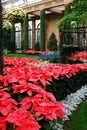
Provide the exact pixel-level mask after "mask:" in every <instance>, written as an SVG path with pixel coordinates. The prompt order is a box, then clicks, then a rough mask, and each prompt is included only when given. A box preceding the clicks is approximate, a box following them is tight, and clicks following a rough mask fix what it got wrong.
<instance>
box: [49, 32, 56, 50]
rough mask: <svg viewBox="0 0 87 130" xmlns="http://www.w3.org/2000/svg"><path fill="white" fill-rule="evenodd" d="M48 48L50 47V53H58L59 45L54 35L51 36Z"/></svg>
mask: <svg viewBox="0 0 87 130" xmlns="http://www.w3.org/2000/svg"><path fill="white" fill-rule="evenodd" d="M47 47H48V50H50V51H57V49H58V45H57V39H56V35H55V34H54V33H52V34H51V35H50V38H49V41H48V46H47Z"/></svg>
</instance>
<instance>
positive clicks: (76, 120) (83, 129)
mask: <svg viewBox="0 0 87 130" xmlns="http://www.w3.org/2000/svg"><path fill="white" fill-rule="evenodd" d="M64 130H87V99H86V100H85V101H83V102H82V103H81V104H80V105H79V107H78V109H77V110H76V111H75V112H73V114H72V115H71V117H70V120H69V121H66V122H65V124H64Z"/></svg>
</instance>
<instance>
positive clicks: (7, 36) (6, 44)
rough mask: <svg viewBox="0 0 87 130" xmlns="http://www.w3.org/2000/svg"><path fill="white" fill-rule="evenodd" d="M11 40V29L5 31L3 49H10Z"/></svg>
mask: <svg viewBox="0 0 87 130" xmlns="http://www.w3.org/2000/svg"><path fill="white" fill-rule="evenodd" d="M10 38H11V30H10V29H8V30H7V29H5V28H4V29H3V48H4V49H5V48H7V49H9V43H10V40H11V39H10Z"/></svg>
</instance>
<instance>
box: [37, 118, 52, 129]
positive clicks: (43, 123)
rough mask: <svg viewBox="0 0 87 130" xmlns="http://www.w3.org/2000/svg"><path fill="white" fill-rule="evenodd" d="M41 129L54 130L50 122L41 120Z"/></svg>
mask: <svg viewBox="0 0 87 130" xmlns="http://www.w3.org/2000/svg"><path fill="white" fill-rule="evenodd" d="M39 123H40V125H41V129H40V130H52V128H51V126H50V123H49V121H48V120H45V119H44V120H41V121H40V122H39Z"/></svg>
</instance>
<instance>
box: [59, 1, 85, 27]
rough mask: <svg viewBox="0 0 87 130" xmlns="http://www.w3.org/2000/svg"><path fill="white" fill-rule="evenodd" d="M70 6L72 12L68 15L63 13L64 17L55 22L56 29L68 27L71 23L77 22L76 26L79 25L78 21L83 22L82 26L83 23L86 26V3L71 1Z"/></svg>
mask: <svg viewBox="0 0 87 130" xmlns="http://www.w3.org/2000/svg"><path fill="white" fill-rule="evenodd" d="M72 5H73V9H72V12H71V13H69V14H67V13H65V16H64V17H63V18H62V19H61V20H59V21H58V22H57V26H58V27H61V26H64V25H66V26H67V25H68V26H70V23H71V21H77V24H79V22H80V21H83V22H81V24H82V25H83V23H85V24H87V1H86V0H83V1H82V0H73V3H72ZM82 19H84V20H82Z"/></svg>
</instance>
